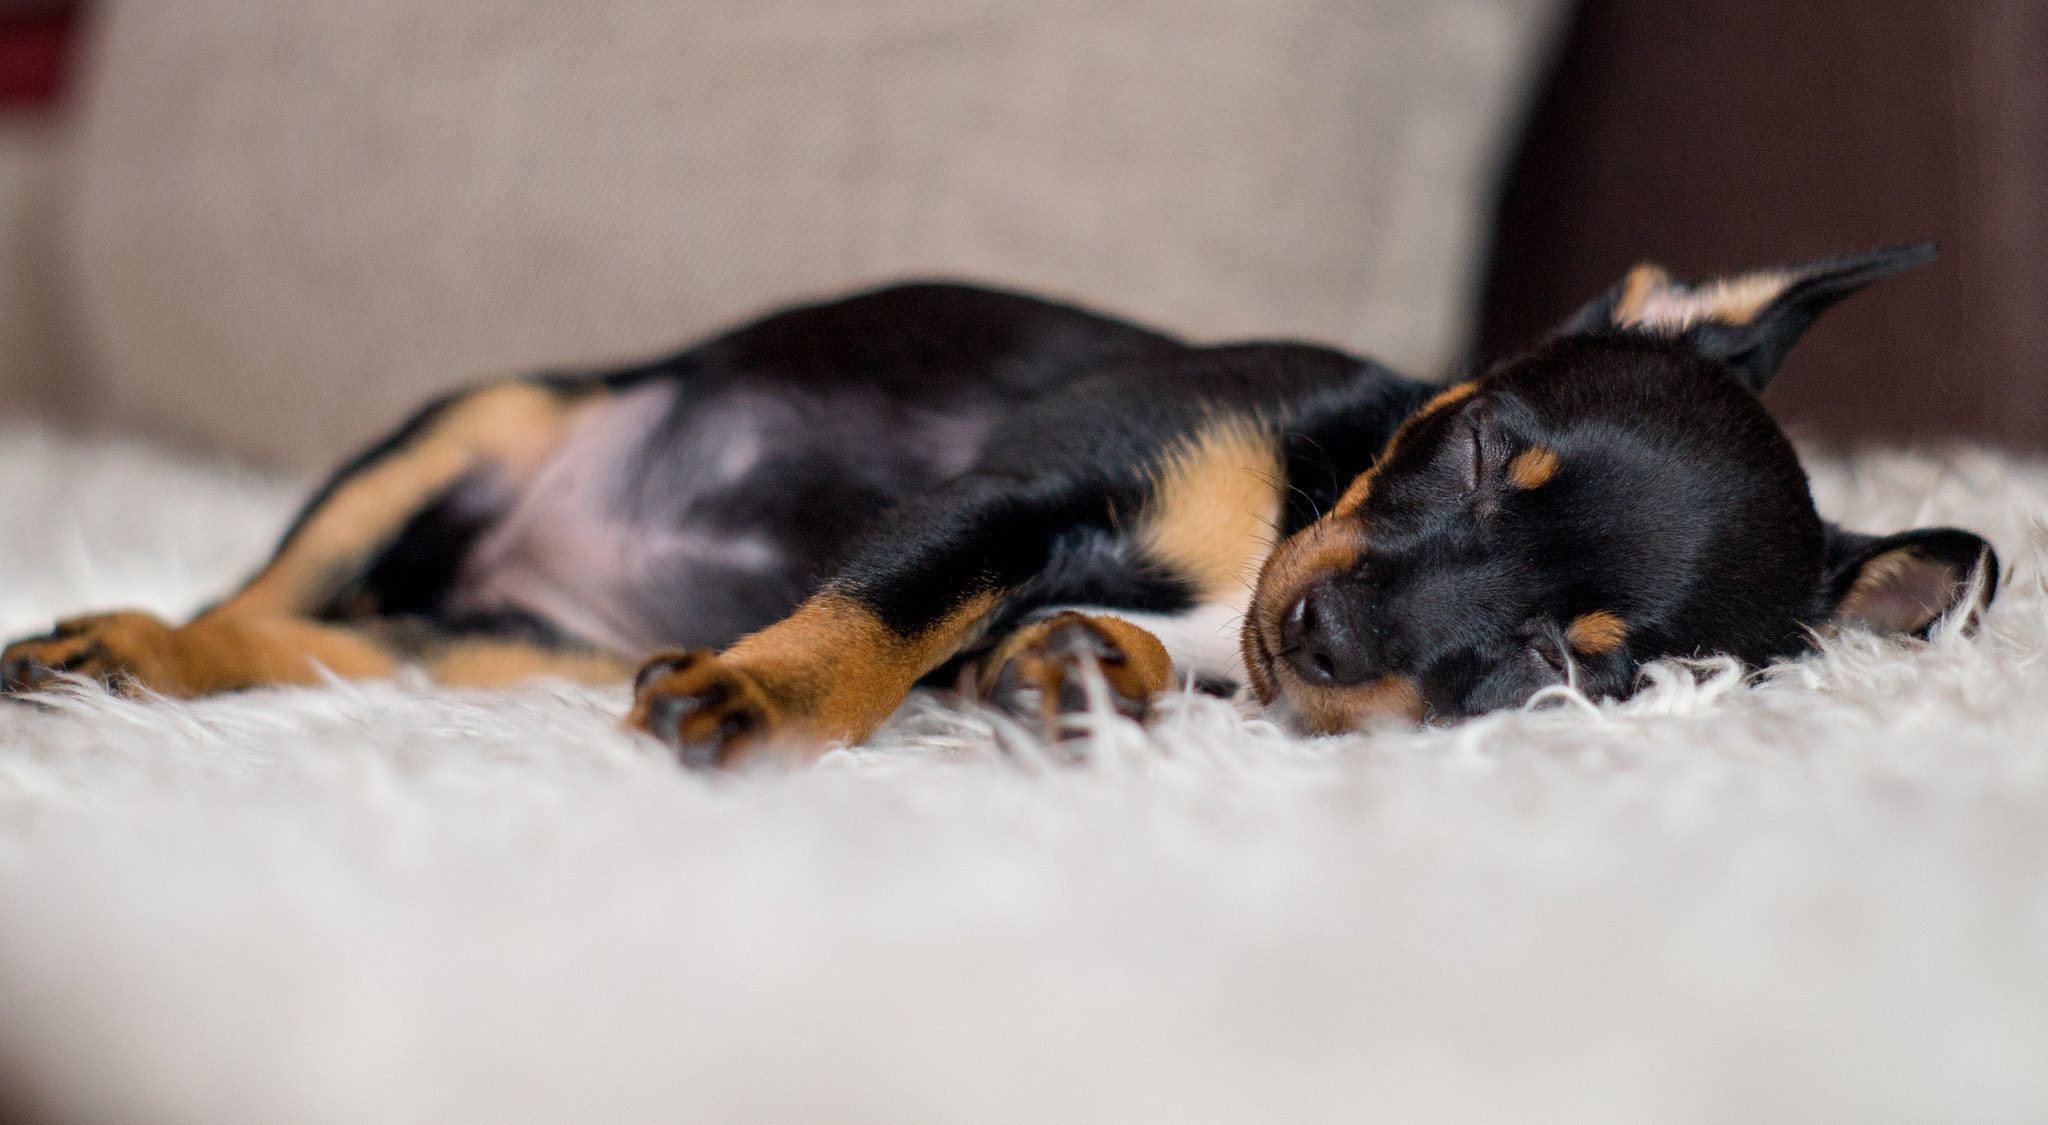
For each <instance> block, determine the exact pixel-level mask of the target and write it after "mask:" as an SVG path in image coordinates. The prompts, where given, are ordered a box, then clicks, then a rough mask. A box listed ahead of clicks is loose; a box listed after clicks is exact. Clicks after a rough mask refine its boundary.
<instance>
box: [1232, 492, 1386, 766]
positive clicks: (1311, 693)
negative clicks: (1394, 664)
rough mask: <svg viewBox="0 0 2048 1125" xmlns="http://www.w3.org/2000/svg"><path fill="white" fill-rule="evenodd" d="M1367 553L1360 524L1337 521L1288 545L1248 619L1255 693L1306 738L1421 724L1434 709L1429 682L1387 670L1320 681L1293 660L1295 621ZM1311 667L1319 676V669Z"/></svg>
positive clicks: (1271, 562) (1268, 570) (1276, 555)
mask: <svg viewBox="0 0 2048 1125" xmlns="http://www.w3.org/2000/svg"><path fill="white" fill-rule="evenodd" d="M1364 548H1365V530H1364V527H1363V526H1362V525H1361V524H1359V522H1358V521H1357V520H1355V519H1350V518H1346V517H1341V516H1330V517H1327V518H1325V519H1322V520H1319V521H1317V522H1316V523H1313V524H1310V525H1309V526H1308V527H1305V528H1303V529H1302V530H1301V531H1298V532H1296V533H1295V534H1294V535H1293V536H1291V537H1290V538H1288V539H1287V540H1285V541H1284V542H1282V543H1281V544H1280V546H1279V547H1277V548H1275V549H1274V551H1273V553H1272V554H1271V555H1270V556H1268V557H1267V559H1266V564H1265V566H1264V567H1263V568H1262V569H1261V570H1260V573H1259V582H1258V585H1257V587H1256V588H1255V589H1254V591H1253V594H1252V601H1251V606H1250V607H1249V610H1248V612H1247V613H1246V614H1245V622H1244V638H1243V646H1244V663H1245V671H1246V673H1247V674H1248V675H1249V676H1250V679H1251V685H1252V692H1253V694H1254V695H1256V696H1257V697H1258V700H1259V702H1260V703H1262V704H1264V705H1266V706H1267V707H1268V708H1270V709H1271V713H1272V714H1273V716H1274V717H1275V718H1277V719H1280V720H1281V721H1282V722H1283V723H1285V724H1286V725H1288V726H1290V727H1293V728H1295V729H1296V730H1298V731H1301V732H1302V733H1306V734H1343V733H1347V732H1350V731H1357V730H1362V729H1365V728H1367V727H1371V726H1377V725H1381V724H1384V723H1387V722H1390V721H1400V722H1409V723H1414V722H1420V721H1421V720H1422V717H1423V715H1424V714H1425V713H1426V711H1427V708H1426V706H1425V704H1424V703H1423V699H1422V690H1421V685H1419V684H1417V683H1416V682H1415V681H1414V680H1413V679H1412V678H1411V677H1408V676H1403V675H1399V674H1395V673H1386V674H1381V675H1375V676H1371V677H1368V678H1364V679H1361V680H1359V681H1357V682H1344V683H1339V682H1334V681H1332V680H1331V679H1330V678H1329V677H1327V676H1324V677H1318V678H1319V679H1320V680H1321V681H1322V682H1314V681H1312V680H1311V679H1310V678H1309V677H1308V676H1306V675H1304V674H1303V673H1302V672H1301V671H1300V670H1299V669H1298V668H1297V667H1296V662H1295V661H1294V660H1291V659H1290V656H1292V655H1293V654H1294V653H1295V650H1296V649H1297V648H1298V647H1299V646H1300V645H1302V644H1303V641H1302V640H1301V639H1300V638H1298V637H1293V636H1290V635H1289V634H1290V629H1289V628H1288V625H1287V619H1288V616H1289V615H1290V614H1294V615H1296V616H1297V618H1298V617H1299V615H1300V611H1301V606H1302V601H1303V598H1304V597H1305V596H1306V595H1307V592H1308V591H1309V589H1310V588H1311V587H1312V586H1314V585H1315V584H1316V583H1317V582H1318V581H1321V580H1326V579H1329V578H1331V577H1334V576H1338V575H1341V574H1343V573H1345V572H1346V571H1349V570H1350V569H1351V568H1352V567H1353V566H1354V565H1356V564H1357V562H1358V558H1359V556H1360V554H1361V553H1363V551H1364ZM1313 670H1314V669H1313V666H1311V671H1313Z"/></svg>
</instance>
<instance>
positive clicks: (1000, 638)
mask: <svg viewBox="0 0 2048 1125" xmlns="http://www.w3.org/2000/svg"><path fill="white" fill-rule="evenodd" d="M1932 256H1933V251H1932V248H1931V247H1930V246H1908V247H1900V248H1895V249H1890V250H1881V251H1876V252H1873V253H1868V254H1860V255H1852V256H1847V257H1840V258H1832V259H1827V260H1823V261H1818V262H1812V263H1809V264H1806V265H1803V266H1797V267H1791V268H1782V269H1768V270H1762V271H1758V272H1754V273H1749V274H1744V275H1741V276H1738V277H1732V278H1727V279H1724V280H1720V281H1715V282H1712V283H1709V284H1705V285H1699V286H1688V285H1684V284H1680V283H1678V282H1675V281H1673V280H1672V279H1671V278H1670V277H1668V276H1667V275H1666V274H1665V273H1664V272H1663V271H1661V270H1658V269H1657V268H1655V267H1651V266H1643V267H1639V268H1637V269H1636V270H1635V271H1633V272H1631V273H1630V274H1629V275H1628V276H1627V277H1626V278H1625V279H1623V281H1622V282H1621V283H1620V284H1618V285H1617V286H1615V287H1614V288H1613V289H1612V290H1610V291H1609V292H1607V293H1605V294H1603V295H1601V296H1600V297H1598V298H1597V299H1595V300H1594V301H1593V302H1592V303H1591V304H1589V305H1587V306H1586V307H1585V308H1584V309H1583V310H1581V311H1580V312H1579V313H1578V314H1576V315H1575V316H1573V317H1572V318H1571V319H1570V320H1569V321H1567V322H1566V323H1565V324H1564V325H1563V326H1562V327H1561V328H1560V329H1559V330H1558V331H1557V332H1556V333H1554V334H1553V335H1552V336H1550V337H1549V338H1547V339H1545V340H1543V341H1541V342H1539V343H1537V344H1535V345H1534V346H1533V347H1531V348H1529V349H1528V350H1527V351H1525V352H1523V353H1521V354H1520V355H1517V356H1515V357H1513V358H1511V359H1509V360H1507V361H1505V362H1503V363H1501V364H1500V365H1498V366H1497V367H1495V368H1494V369H1493V370H1491V371H1489V372H1487V373H1486V374H1484V375H1483V376H1481V377H1479V378H1477V379H1474V380H1472V381H1470V382H1466V383H1461V384H1458V385H1456V386H1454V387H1451V388H1450V389H1448V390H1445V389H1442V388H1440V387H1434V386H1429V385H1425V384H1422V383H1418V382H1414V381H1411V380H1408V379H1404V378H1402V377H1400V376H1398V375H1396V374H1394V373H1393V372H1391V371H1388V370H1386V369H1385V368H1383V367H1380V366H1379V365H1377V364H1375V363H1372V362H1371V361H1369V360H1364V359H1359V358H1356V357H1353V356H1350V355H1345V354H1343V353H1341V352H1337V351H1333V350H1330V349H1328V348H1322V347H1315V346H1312V345H1307V344H1298V343H1247V344H1232V345H1226V346H1219V347H1194V346H1190V345H1188V344H1186V343H1183V342H1181V341H1179V340H1175V339H1173V338H1171V337H1168V336H1165V335H1162V334H1160V333H1157V332H1153V331H1149V330H1147V329H1144V328H1139V327H1136V326H1133V325H1130V324H1127V323H1123V322H1120V321H1117V320H1112V319H1109V318H1106V317H1102V316H1098V315H1096V314H1093V313H1090V312H1086V311H1083V310H1081V309H1077V308H1073V307H1069V306H1066V305H1061V304H1055V303H1051V302H1047V301H1042V300H1036V299H1033V298H1029V297H1024V296H1018V295H1015V294H1010V293H1001V292H993V291H989V290H985V289H976V288H968V287H962V286H951V285H912V286H902V287H897V288H890V289H884V290H880V291H877V292H872V293H867V294H863V295H859V296H854V297H850V298H847V299H845V300H841V301H837V302H834V303H831V304H825V305H818V306H813V307H808V308H799V309H794V310H791V311H787V312H782V313H778V314H776V315H773V316H770V317H768V318H767V319H764V320H761V321H758V322H755V323H753V324H750V325H748V326H746V327H743V328H740V329H737V330H735V331H732V332H729V333H727V334H725V335H722V336H719V337H717V338H715V339H712V340H709V341H707V342H705V343H702V344H699V345H697V346H695V347H693V348H690V349H689V350H687V351H684V352H682V353H681V354H678V355H675V356H672V357H669V358H666V359H662V360H659V361H657V362H654V363H650V364H646V365H644V366H638V367H633V368H629V369H626V370H621V371H611V372H607V373H602V374H577V375H545V376H540V377H536V378H532V379H528V380H523V381H517V382H508V383H499V384H494V385H490V386H485V387H481V388H478V389H475V390H471V391H467V392H464V393H462V394H458V395H454V396H452V397H449V398H446V399H443V400H441V401H439V402H436V403H434V404H432V405H431V406H429V407H427V408H426V409H425V410H423V411H422V412H421V413H420V414H418V415H417V416H416V417H414V418H413V419H412V420H411V421H409V422H407V423H406V424H405V425H404V426H403V427H401V428H400V429H399V430H398V432H397V433H395V434H393V435H391V436H390V437H389V438H388V439H386V440H385V441H383V442H382V443H381V444H379V445H378V446H376V447H375V448H374V449H371V450H370V451H368V452H367V453H365V454H363V455H362V456H360V457H358V458H356V459H355V460H354V461H353V462H351V463H349V464H348V465H346V466H345V467H343V468H342V469H341V470H340V471H339V472H338V473H337V474H336V475H335V476H334V478H333V479H332V480H330V481H329V482H328V483H327V484H326V486H325V487H323V488H321V489H320V491H319V492H318V494H317V495H316V496H315V497H314V498H313V499H312V501H311V502H310V503H309V504H308V505H307V507H306V508H305V510H304V512H303V513H302V514H301V515H300V516H299V517H298V519H297V521H296V522H295V523H294V524H293V526H292V527H291V529H290V530H289V531H288V532H287V533H286V535H285V537H284V541H283V544H282V545H281V546H280V547H279V548H278V551H277V554H276V556H275V557H274V558H272V559H271V561H270V562H269V564H268V565H267V566H266V567H265V568H264V569H263V570H262V571H261V572H260V573H259V574H257V575H256V577H255V578H254V579H252V580H251V581H250V582H249V584H248V585H246V586H245V587H243V588H242V589H241V590H240V591H239V592H237V593H235V594H234V595H232V596H231V597H229V598H228V599H226V600H225V601H223V602H221V603H220V604H218V605H216V606H213V607H212V608H209V609H207V610H206V611H204V612H202V613H201V614H199V615H198V617H196V618H195V619H194V620H192V621H191V622H189V623H187V624H185V625H182V626H178V627H173V626H170V625H168V624H166V623H164V622H162V621H159V620H157V619H155V618H153V617H149V616H147V615H143V614H138V613H114V614H108V615H103V616H95V617H86V618H81V619H77V620H73V621H67V622H64V623H62V624H60V625H58V626H57V628H56V630H55V631H54V632H52V633H50V634H48V635H47V636H43V637H37V638H34V639H30V640H25V641H21V642H18V643H16V644H14V645H12V646H11V647H9V648H8V649H7V650H6V652H5V654H4V657H0V677H4V686H5V689H6V690H7V691H9V692H34V691H37V690H39V689H41V688H43V687H44V686H46V685H48V684H49V683H51V682H52V681H53V679H55V678H56V677H57V676H58V675H59V674H61V673H67V672H68V673H81V674H84V675H88V676H93V677H98V678H100V679H102V680H104V681H106V682H108V683H109V684H111V685H113V686H116V687H118V688H122V689H125V690H131V691H133V690H137V689H147V690H148V691H153V692H158V693H162V694H164V695H170V696H180V697H187V696H196V695H203V694H207V693H211V692H220V691H230V690H235V689H240V688H248V687H255V686H259V685H264V684H280V683H317V682H319V680H320V677H321V675H322V670H323V669H324V670H326V671H330V672H332V673H336V674H339V675H342V676H352V677H354V676H379V675H383V674H386V673H388V672H390V671H392V670H393V669H394V668H396V667H398V666H399V665H401V664H406V663H416V664H418V665H421V666H423V667H424V668H425V669H426V670H427V672H428V673H429V674H430V675H432V676H433V677H434V678H435V679H436V680H438V681H440V682H442V683H448V684H470V685H491V684H503V683H508V682H513V681H517V680H520V679H524V678H527V677H532V676H542V675H551V676H567V677H572V678H578V679H588V680H608V679H619V680H623V679H624V678H626V677H627V676H629V675H631V674H632V672H633V669H634V668H635V667H636V666H638V667H639V672H638V676H637V678H636V679H635V682H634V695H635V699H634V705H633V710H632V713H631V717H630V720H629V721H630V723H631V724H632V725H633V726H635V727H637V728H639V729H642V730H645V731H649V732H651V733H653V734H654V735H655V736H656V737H658V738H659V739H661V740H662V741H663V742H664V743H666V744H667V745H668V746H670V747H672V748H673V750H674V751H675V753H676V754H677V755H678V757H679V759H680V760H681V761H682V762H684V763H686V764H688V765H691V766H703V767H714V766H727V765H731V764H734V763H737V762H741V761H744V760H747V759H750V758H757V757H770V756H776V757H792V756H793V757H796V758H802V757H806V756H809V755H813V754H815V753H817V752H818V750H819V748H821V747H823V746H824V745H826V744H827V743H829V742H833V741H849V742H853V741H859V740H860V739H862V738H865V737H866V736H867V735H868V734H869V733H870V732H872V731H873V730H874V729H875V727H876V726H877V725H878V724H879V723H881V722H882V720H883V719H884V718H886V717H887V716H888V715H889V713H890V712H891V711H892V710H894V709H895V708H896V706H897V705H898V704H899V703H900V702H901V701H902V699H903V697H904V695H905V693H906V692H908V691H909V690H910V689H911V688H912V687H913V686H914V685H916V684H918V683H919V682H934V683H940V684H946V685H952V684H955V683H969V684H971V685H972V687H973V690H974V691H975V692H977V693H978V694H979V695H980V696H981V697H982V698H983V699H985V700H987V701H988V702H990V703H991V704H993V705H995V706H998V707H1001V708H1004V709H1006V710H1009V711H1011V712H1012V713H1015V714H1018V715H1021V716H1024V717H1026V718H1027V719H1028V720H1030V721H1032V722H1034V723H1036V724H1039V725H1040V727H1041V729H1043V730H1045V731H1047V732H1048V733H1052V732H1055V731H1057V729H1058V719H1059V717H1060V715H1062V714H1063V713H1066V712H1069V711H1073V710H1076V709H1079V708H1081V707H1083V706H1084V705H1085V700H1084V693H1083V692H1082V690H1081V682H1082V677H1083V673H1082V669H1083V667H1084V665H1086V664H1089V663H1093V664H1094V665H1095V666H1096V667H1098V668H1099V669H1100V670H1101V672H1102V675H1103V678H1104V680H1105V681H1106V683H1107V685H1108V687H1109V689H1110V693H1111V696H1112V698H1113V701H1114V703H1115V704H1116V706H1117V707H1118V708H1119V709H1121V710H1123V711H1124V712H1125V713H1126V714H1130V715H1134V716H1136V715H1142V714H1143V712H1144V710H1145V706H1146V702H1147V700H1148V699H1150V698H1151V697H1152V696H1153V695H1154V693H1156V692H1159V691H1161V690H1163V689H1165V688H1167V687H1169V686H1170V685H1172V684H1174V683H1176V682H1180V681H1178V680H1177V676H1187V677H1194V678H1196V679H1197V680H1198V682H1201V683H1203V684H1205V685H1208V686H1211V687H1214V688H1216V689H1218V690H1227V687H1228V685H1229V684H1231V683H1233V682H1239V681H1242V682H1245V683H1248V684H1249V686H1250V690H1251V693H1252V694H1253V695H1254V696H1256V697H1257V699H1258V701H1259V702H1260V703H1263V704H1265V705H1267V706H1269V707H1271V708H1272V709H1273V710H1274V711H1275V712H1276V713H1277V714H1279V715H1280V716H1282V717H1283V718H1285V719H1286V720H1287V721H1289V722H1291V723H1292V724H1294V725H1295V726H1296V727H1297V728H1299V729H1301V730H1303V731H1305V732H1312V733H1332V732H1339V731H1348V730H1354V729H1359V728H1361V727H1364V726H1366V725H1368V724H1371V723H1374V722H1378V721H1384V720H1388V719H1392V720H1398V721H1406V722H1416V721H1421V722H1446V721H1452V720H1455V719H1457V718H1459V717H1462V716H1468V715H1475V714H1478V713H1480V712H1484V711H1487V710H1491V709H1494V708H1500V707H1511V706H1515V705H1518V704H1520V703H1523V702H1524V701H1526V700H1528V699H1529V698H1530V697H1531V696H1532V695H1533V694H1534V693H1536V692H1538V691H1540V690H1541V689H1543V688H1545V687H1547V686H1550V685H1553V684H1569V685H1571V686H1573V687H1575V688H1576V689H1577V690H1579V691H1581V692H1583V693H1585V694H1586V695H1588V696H1591V697H1595V698H1598V697H1613V696H1622V695H1626V694H1627V693H1628V692H1629V691H1630V690H1631V688H1632V686H1633V685H1634V683H1635V680H1636V671H1637V668H1638V667H1639V666H1640V665H1641V664H1642V663H1643V662H1645V661H1648V660H1653V659H1656V658H1658V657H1666V656H1706V655H1711V654H1720V653H1725V654H1730V655H1733V656H1735V657H1738V658H1740V659H1741V660H1742V661H1744V662H1745V663H1747V664H1750V665H1753V666H1754V665H1761V664H1763V663H1765V662H1767V661H1769V660H1772V659H1774V658H1777V657H1783V656H1789V655H1792V654H1795V653H1797V652H1799V651H1801V650H1802V649H1804V648H1806V647H1808V646H1809V645H1810V644H1811V643H1812V640H1813V638H1814V636H1815V633H1816V630H1820V629H1824V628H1826V627H1828V626H1830V625H1834V624H1850V625H1857V626H1864V627H1870V628H1875V629H1880V630H1884V631H1888V632H1895V633H1903V634H1916V635H1925V634H1926V633H1927V631H1928V630H1929V629H1930V628H1931V627H1932V626H1933V624H1934V623H1935V622H1936V621H1937V620H1938V619H1940V618H1942V617H1943V616H1945V615H1948V614H1951V613H1954V612H1958V611H1960V612H1963V613H1967V614H1974V613H1975V612H1976V611H1977V610H1978V609H1980V608H1981V607H1982V606H1984V605H1985V604H1987V603H1988V602H1989V600H1990V598H1991V596H1992V593H1993V589H1994V585H1995V582H1996V577H1997V563H1996V560H1995V559H1994V558H1993V556H1992V553H1991V550H1990V548H1989V547H1988V546H1987V545H1986V544H1985V542H1984V541H1983V540H1982V539H1980V538H1978V537H1977V536H1975V535H1972V534H1969V533H1967V532H1963V531H1953V530H1947V529H1936V530H1921V531H1910V532H1906V533H1904V534H1899V535H1892V536H1888V537H1884V538H1877V537H1872V536H1868V535H1858V534H1854V533H1850V532H1846V531H1843V530H1841V529H1840V528H1837V527H1834V526H1833V525H1831V524H1827V523H1824V522H1823V521H1822V520H1821V519H1820V517H1819V516H1818V515H1817V514H1815V511H1814V507H1813V501H1812V499H1811V497H1810V496H1809V494H1808V491H1807V484H1806V477H1805V474H1804V473H1803V472H1802V471H1801V469H1800V466H1799V462H1798V460H1797V458H1796V457H1795V456H1794V453H1793V450H1792V447H1791V445H1790V444H1789V443H1788V442H1787V441H1786V439H1785V437H1784V435H1783V434H1782V433H1781V432H1780V431H1779V429H1778V427H1777V426H1776V424H1774V423H1773V422H1772V421H1771V419H1770V417H1769V416H1768V415H1767V414H1766V413H1765V411H1764V409H1763V407H1762V405H1761V404H1760V403H1759V401H1758V399H1757V395H1758V394H1759V392H1761V391H1762V390H1763V389H1764V385H1765V384H1766V383H1767V382H1768V381H1769V380H1770V378H1771V375H1772V373H1773V372H1774V371H1775V370H1776V369H1777V367H1778V364H1779V361H1780V360H1781V359H1782V358H1783V357H1784V355H1785V353H1786V351H1787V350H1788V349H1789V348H1790V347H1791V346H1792V344H1793V342H1794V341H1795V340H1796V339H1797V338H1798V337H1799V335H1800V333H1801V332H1803V331H1804V330H1805V329H1806V327H1807V326H1808V325H1809V324H1811V323H1812V322H1813V319H1814V318H1815V317H1816V316H1818V315H1819V314H1820V313H1821V312H1822V311H1823V310H1825V309H1826V308H1827V307H1828V306H1830V305H1832V304H1834V303H1835V302H1836V301H1839V300H1841V299H1842V298H1844V297H1846V296H1848V295H1849V294H1850V293H1853V292H1854V291H1856V290H1857V289H1858V288H1860V287H1862V286H1863V285H1865V284H1868V283H1869V282H1871V281H1873V280H1875V279H1877V278H1879V277H1882V276H1884V275H1886V274H1889V273H1892V272H1894V271H1897V270H1900V269H1904V268H1906V267H1909V266H1914V265H1918V264H1920V263H1923V262H1926V261H1928V260H1929V259H1930V258H1931V257H1932Z"/></svg>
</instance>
